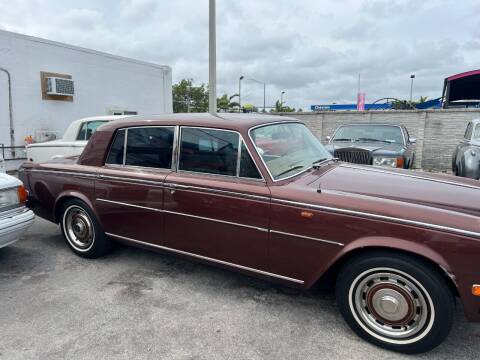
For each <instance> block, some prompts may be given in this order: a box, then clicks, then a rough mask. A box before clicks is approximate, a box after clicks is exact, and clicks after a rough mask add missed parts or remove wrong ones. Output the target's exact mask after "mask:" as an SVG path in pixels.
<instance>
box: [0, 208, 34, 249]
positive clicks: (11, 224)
mask: <svg viewBox="0 0 480 360" xmlns="http://www.w3.org/2000/svg"><path fill="white" fill-rule="evenodd" d="M34 219H35V215H34V214H33V211H32V210H29V209H27V208H26V207H25V206H22V207H19V208H16V209H12V210H7V211H2V212H0V248H1V247H4V246H7V245H10V244H12V243H14V242H15V241H17V240H18V239H19V238H20V237H21V236H22V235H23V234H24V233H25V231H27V229H28V228H29V227H30V226H31V225H32V223H33V220H34Z"/></svg>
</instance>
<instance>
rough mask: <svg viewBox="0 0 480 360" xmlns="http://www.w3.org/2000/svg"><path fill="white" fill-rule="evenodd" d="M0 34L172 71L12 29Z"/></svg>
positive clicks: (153, 64) (157, 65) (156, 65)
mask: <svg viewBox="0 0 480 360" xmlns="http://www.w3.org/2000/svg"><path fill="white" fill-rule="evenodd" d="M0 34H5V35H7V36H11V37H16V38H20V39H23V40H28V41H31V42H37V43H42V44H47V45H51V46H57V47H62V48H66V49H70V50H74V51H79V52H85V53H89V54H92V55H98V56H103V57H106V58H110V59H114V60H121V61H125V62H130V63H134V64H138V65H144V66H150V67H154V68H157V69H162V70H163V71H170V72H171V71H172V68H171V67H170V66H169V65H159V64H155V63H152V62H148V61H144V60H138V59H132V58H128V57H126V56H121V55H114V54H110V53H106V52H103V51H98V50H93V49H88V48H84V47H81V46H76V45H71V44H66V43H62V42H59V41H53V40H48V39H44V38H40V37H36V36H31V35H25V34H20V33H16V32H13V31H8V30H0Z"/></svg>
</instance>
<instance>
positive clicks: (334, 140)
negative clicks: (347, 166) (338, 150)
mask: <svg viewBox="0 0 480 360" xmlns="http://www.w3.org/2000/svg"><path fill="white" fill-rule="evenodd" d="M333 141H355V140H353V139H347V138H345V139H333Z"/></svg>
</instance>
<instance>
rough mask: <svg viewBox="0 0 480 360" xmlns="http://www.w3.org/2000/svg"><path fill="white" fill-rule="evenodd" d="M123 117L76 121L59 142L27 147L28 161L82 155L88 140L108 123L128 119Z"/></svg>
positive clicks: (100, 117)
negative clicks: (100, 127)
mask: <svg viewBox="0 0 480 360" xmlns="http://www.w3.org/2000/svg"><path fill="white" fill-rule="evenodd" d="M126 117H127V116H123V115H106V116H94V117H88V118H83V119H79V120H75V121H74V122H72V123H71V124H70V126H69V127H68V129H67V130H66V131H65V133H64V134H63V137H62V138H61V139H58V140H53V141H47V142H43V143H35V144H29V145H27V161H29V162H36V163H43V162H46V161H50V160H53V159H59V158H64V157H68V156H76V155H80V154H81V153H82V151H83V149H84V148H85V146H86V145H87V142H88V139H90V137H91V136H92V134H93V133H94V132H95V131H96V130H97V128H98V127H99V126H101V125H103V124H105V123H106V122H109V121H113V120H119V119H123V118H126Z"/></svg>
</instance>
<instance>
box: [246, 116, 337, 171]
mask: <svg viewBox="0 0 480 360" xmlns="http://www.w3.org/2000/svg"><path fill="white" fill-rule="evenodd" d="M250 135H251V136H252V140H253V142H254V144H255V147H256V149H257V151H258V154H259V155H260V156H261V158H262V159H263V161H264V163H265V165H266V167H267V168H268V171H269V172H270V174H271V175H272V177H273V179H275V180H280V179H284V178H287V177H290V176H293V175H295V174H298V173H300V172H302V171H304V170H306V169H309V168H311V167H312V165H313V163H317V162H322V161H327V160H330V159H331V158H332V156H331V155H330V153H329V152H328V151H327V150H326V149H325V148H324V147H323V145H322V144H320V142H319V141H318V140H317V138H316V137H315V136H313V134H312V133H311V132H310V130H308V129H307V128H306V127H305V125H303V124H299V123H282V124H272V125H265V126H262V127H259V128H256V129H253V130H252V131H251V132H250Z"/></svg>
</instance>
